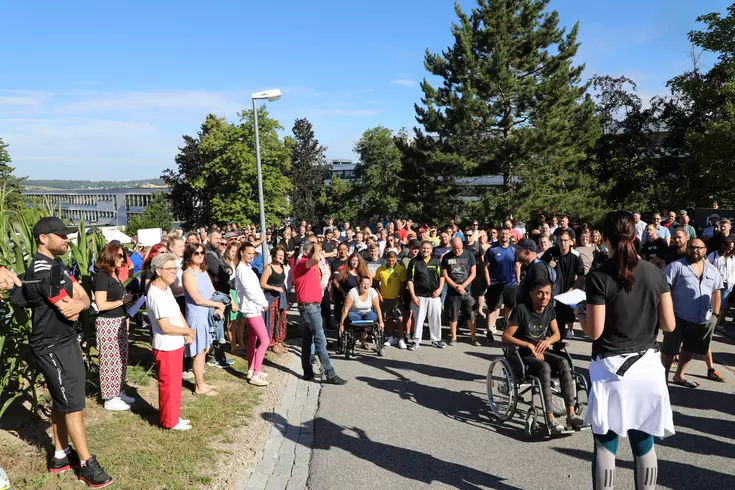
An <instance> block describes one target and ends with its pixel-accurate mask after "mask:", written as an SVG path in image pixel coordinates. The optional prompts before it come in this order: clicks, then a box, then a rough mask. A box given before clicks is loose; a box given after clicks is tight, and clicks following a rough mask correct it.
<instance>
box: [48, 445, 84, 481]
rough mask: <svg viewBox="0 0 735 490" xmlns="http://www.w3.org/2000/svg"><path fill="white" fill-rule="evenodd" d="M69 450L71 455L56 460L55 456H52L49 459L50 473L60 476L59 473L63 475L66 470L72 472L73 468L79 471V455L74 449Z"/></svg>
mask: <svg viewBox="0 0 735 490" xmlns="http://www.w3.org/2000/svg"><path fill="white" fill-rule="evenodd" d="M69 449H70V452H69V454H67V455H65V456H64V457H63V458H61V459H58V458H55V457H54V455H53V454H51V455H50V456H51V457H50V458H49V463H48V470H49V472H50V473H53V474H54V475H58V474H59V473H63V472H65V471H66V470H70V469H72V468H74V469H79V467H80V466H81V463H80V462H79V455H78V454H77V452H76V451H75V450H74V448H69Z"/></svg>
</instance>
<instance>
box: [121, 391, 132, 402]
mask: <svg viewBox="0 0 735 490" xmlns="http://www.w3.org/2000/svg"><path fill="white" fill-rule="evenodd" d="M118 396H119V397H120V399H121V400H122V401H124V402H125V403H127V404H128V405H132V404H133V403H135V398H133V397H132V396H128V395H127V394H126V393H125V392H124V391H121V392H120V394H119V395H118Z"/></svg>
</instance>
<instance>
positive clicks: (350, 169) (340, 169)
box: [324, 160, 356, 184]
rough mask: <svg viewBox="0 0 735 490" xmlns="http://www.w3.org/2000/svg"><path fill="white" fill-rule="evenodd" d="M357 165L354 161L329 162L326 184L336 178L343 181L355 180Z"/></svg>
mask: <svg viewBox="0 0 735 490" xmlns="http://www.w3.org/2000/svg"><path fill="white" fill-rule="evenodd" d="M355 165H356V164H354V163H352V160H327V166H328V167H329V176H328V177H327V178H326V179H325V180H324V183H325V184H329V183H330V182H331V181H332V179H333V178H334V177H339V178H340V179H341V180H355Z"/></svg>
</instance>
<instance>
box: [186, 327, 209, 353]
mask: <svg viewBox="0 0 735 490" xmlns="http://www.w3.org/2000/svg"><path fill="white" fill-rule="evenodd" d="M189 328H191V329H192V330H194V332H195V333H196V335H195V336H194V342H192V343H191V344H187V345H186V347H185V349H184V355H185V356H186V357H194V356H196V355H197V354H199V353H201V352H202V351H204V350H205V349H209V347H210V346H211V345H212V334H210V333H209V322H207V323H199V322H198V323H197V324H194V325H192V324H189Z"/></svg>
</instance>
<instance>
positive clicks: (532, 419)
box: [523, 407, 539, 439]
mask: <svg viewBox="0 0 735 490" xmlns="http://www.w3.org/2000/svg"><path fill="white" fill-rule="evenodd" d="M536 417H538V413H537V411H536V408H534V407H531V408H529V409H528V411H527V412H526V421H525V423H524V424H523V434H525V436H526V437H527V438H529V439H531V438H532V437H535V436H536V433H537V432H538V425H539V424H538V422H537V420H536Z"/></svg>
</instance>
